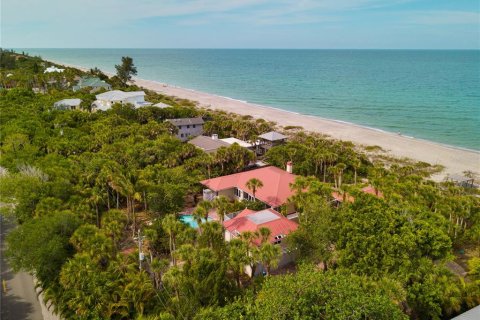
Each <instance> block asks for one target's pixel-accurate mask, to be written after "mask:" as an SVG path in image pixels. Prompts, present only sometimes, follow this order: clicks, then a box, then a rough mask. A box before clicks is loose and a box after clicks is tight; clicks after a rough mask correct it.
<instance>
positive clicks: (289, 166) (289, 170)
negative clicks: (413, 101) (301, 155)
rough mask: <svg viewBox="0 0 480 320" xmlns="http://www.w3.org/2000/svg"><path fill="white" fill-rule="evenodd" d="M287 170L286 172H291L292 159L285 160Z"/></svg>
mask: <svg viewBox="0 0 480 320" xmlns="http://www.w3.org/2000/svg"><path fill="white" fill-rule="evenodd" d="M287 172H288V173H293V163H292V161H288V162H287Z"/></svg>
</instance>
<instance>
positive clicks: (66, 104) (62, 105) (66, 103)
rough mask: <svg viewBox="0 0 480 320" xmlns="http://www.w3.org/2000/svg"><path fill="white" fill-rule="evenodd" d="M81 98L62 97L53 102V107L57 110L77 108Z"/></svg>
mask: <svg viewBox="0 0 480 320" xmlns="http://www.w3.org/2000/svg"><path fill="white" fill-rule="evenodd" d="M80 103H82V100H81V99H63V100H60V101H57V102H55V103H54V104H53V107H54V108H55V109H57V110H79V109H80Z"/></svg>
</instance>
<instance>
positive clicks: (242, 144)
mask: <svg viewBox="0 0 480 320" xmlns="http://www.w3.org/2000/svg"><path fill="white" fill-rule="evenodd" d="M220 140H222V141H224V142H226V143H228V144H234V143H237V144H238V145H239V146H240V147H244V148H251V147H253V146H254V145H253V144H252V143H248V142H246V141H243V140H240V139H237V138H224V139H220Z"/></svg>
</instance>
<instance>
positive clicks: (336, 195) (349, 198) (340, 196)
mask: <svg viewBox="0 0 480 320" xmlns="http://www.w3.org/2000/svg"><path fill="white" fill-rule="evenodd" d="M332 197H333V199H335V200H336V201H338V202H343V199H344V198H345V200H347V202H350V203H352V202H354V201H355V198H354V197H352V196H351V195H349V194H348V193H347V194H345V195H344V194H341V193H339V192H338V191H333V192H332Z"/></svg>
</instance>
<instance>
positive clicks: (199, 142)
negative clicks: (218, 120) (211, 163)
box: [188, 136, 230, 153]
mask: <svg viewBox="0 0 480 320" xmlns="http://www.w3.org/2000/svg"><path fill="white" fill-rule="evenodd" d="M188 142H189V143H191V144H193V145H194V146H196V147H198V148H200V149H202V150H203V151H205V152H209V153H210V152H215V151H217V149H219V148H221V147H229V146H230V145H229V144H228V143H226V142H224V141H222V140H218V139H212V138H210V137H206V136H198V137H195V138H193V139H192V140H190V141H188Z"/></svg>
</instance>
